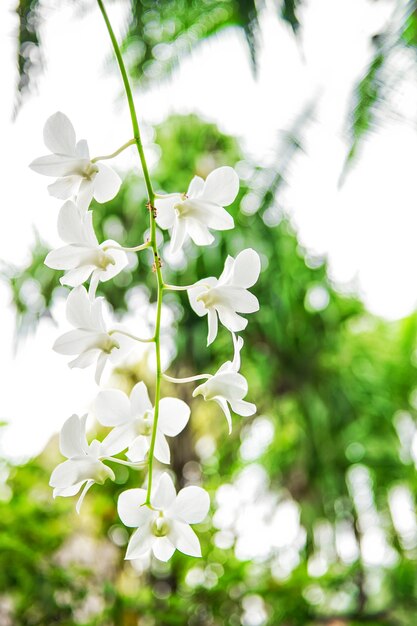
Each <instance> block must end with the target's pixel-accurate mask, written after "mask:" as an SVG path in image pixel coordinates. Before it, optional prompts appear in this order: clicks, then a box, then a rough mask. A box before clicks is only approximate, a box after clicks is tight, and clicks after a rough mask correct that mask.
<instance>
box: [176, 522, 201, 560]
mask: <svg viewBox="0 0 417 626" xmlns="http://www.w3.org/2000/svg"><path fill="white" fill-rule="evenodd" d="M174 533H175V547H176V548H177V550H179V551H180V552H182V553H183V554H187V555H188V556H201V547H200V541H199V539H198V537H197V535H196V534H195V532H194V531H193V529H192V528H191V527H190V526H189V525H188V524H184V522H178V521H175V522H174Z"/></svg>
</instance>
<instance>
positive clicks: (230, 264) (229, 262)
mask: <svg viewBox="0 0 417 626" xmlns="http://www.w3.org/2000/svg"><path fill="white" fill-rule="evenodd" d="M234 266H235V260H234V258H233V257H232V256H230V254H229V255H228V257H227V259H226V261H225V262H224V268H223V271H222V273H221V274H220V276H219V283H218V284H219V285H224V284H226V283H229V281H230V279H231V277H232V276H233V268H234Z"/></svg>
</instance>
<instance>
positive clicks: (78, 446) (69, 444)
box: [59, 414, 88, 459]
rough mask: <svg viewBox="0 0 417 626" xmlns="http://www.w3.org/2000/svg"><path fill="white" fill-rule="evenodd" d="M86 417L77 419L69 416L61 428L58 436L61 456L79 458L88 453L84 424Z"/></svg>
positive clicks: (76, 416) (75, 416) (74, 416)
mask: <svg viewBox="0 0 417 626" xmlns="http://www.w3.org/2000/svg"><path fill="white" fill-rule="evenodd" d="M86 420H87V415H83V417H81V418H80V417H78V415H75V414H74V415H71V417H69V418H68V419H67V420H66V421H65V422H64V425H63V426H62V428H61V432H60V435H59V449H60V451H61V454H62V455H63V456H66V457H67V459H70V458H71V457H73V456H81V455H83V454H86V453H87V451H88V443H87V437H86V434H85V423H86Z"/></svg>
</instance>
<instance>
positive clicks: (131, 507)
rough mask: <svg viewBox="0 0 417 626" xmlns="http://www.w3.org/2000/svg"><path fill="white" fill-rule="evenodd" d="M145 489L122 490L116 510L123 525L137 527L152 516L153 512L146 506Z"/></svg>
mask: <svg viewBox="0 0 417 626" xmlns="http://www.w3.org/2000/svg"><path fill="white" fill-rule="evenodd" d="M145 501H146V490H145V489H128V490H127V491H123V492H122V493H121V494H120V496H119V499H118V501H117V512H118V514H119V517H120V519H121V520H122V522H123V524H124V525H125V526H132V527H138V526H142V525H143V524H145V523H146V522H147V521H148V520H149V519H151V518H152V516H153V512H152V511H151V509H149V508H148V507H147V506H142V505H143V503H144V502H145Z"/></svg>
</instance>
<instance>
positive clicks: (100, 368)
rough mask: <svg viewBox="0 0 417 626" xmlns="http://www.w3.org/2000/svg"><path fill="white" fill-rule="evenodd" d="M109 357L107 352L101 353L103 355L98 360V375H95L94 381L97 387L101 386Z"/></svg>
mask: <svg viewBox="0 0 417 626" xmlns="http://www.w3.org/2000/svg"><path fill="white" fill-rule="evenodd" d="M108 356H109V355H108V354H107V352H101V354H99V357H98V359H97V367H96V373H95V375H94V380H95V381H96V383H97V385H99V384H100V380H101V377H102V375H103V371H104V368H105V365H106V362H107V357H108Z"/></svg>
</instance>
